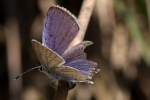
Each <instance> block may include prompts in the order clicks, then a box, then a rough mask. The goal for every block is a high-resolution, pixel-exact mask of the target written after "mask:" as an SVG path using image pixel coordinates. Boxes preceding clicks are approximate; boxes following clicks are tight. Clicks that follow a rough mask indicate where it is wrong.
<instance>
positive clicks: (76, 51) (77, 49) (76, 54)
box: [62, 41, 93, 62]
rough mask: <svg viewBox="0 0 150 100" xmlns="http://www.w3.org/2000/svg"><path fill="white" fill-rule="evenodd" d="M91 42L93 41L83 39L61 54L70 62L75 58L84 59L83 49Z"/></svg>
mask: <svg viewBox="0 0 150 100" xmlns="http://www.w3.org/2000/svg"><path fill="white" fill-rule="evenodd" d="M92 44H93V43H92V42H91V41H83V42H81V43H79V44H77V45H75V46H74V47H72V48H69V49H67V50H66V51H65V52H64V53H63V55H62V56H63V58H64V59H65V60H66V62H71V61H73V60H77V59H86V53H85V52H84V49H85V48H86V47H87V46H89V45H92Z"/></svg>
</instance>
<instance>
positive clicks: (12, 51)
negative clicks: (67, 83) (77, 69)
mask: <svg viewBox="0 0 150 100" xmlns="http://www.w3.org/2000/svg"><path fill="white" fill-rule="evenodd" d="M82 2H83V1H82V0H0V100H52V99H53V97H54V94H55V88H53V87H52V86H51V85H50V81H49V80H48V78H47V77H46V76H45V75H43V74H42V73H39V72H37V71H33V72H32V73H29V74H26V75H25V76H24V77H23V78H22V79H20V80H13V78H14V76H16V75H18V74H19V73H22V72H23V71H25V70H27V69H29V68H32V67H35V66H38V65H40V64H39V61H38V60H37V58H36V56H35V53H34V51H33V49H32V46H31V39H32V38H34V39H37V40H39V41H41V33H42V30H43V24H44V18H45V16H46V12H47V10H48V8H49V7H50V6H51V5H53V4H58V5H60V6H63V7H65V8H67V9H68V10H70V11H71V12H72V13H73V14H74V15H75V16H78V14H79V11H80V8H81V5H82ZM85 40H90V41H93V42H94V45H92V46H91V47H88V48H87V50H86V52H87V54H88V58H89V59H92V60H94V61H96V62H98V63H99V68H100V69H101V72H100V73H99V74H98V75H96V76H95V77H94V79H93V80H94V82H95V84H94V85H86V84H83V85H77V86H76V87H75V88H74V89H72V90H70V91H69V96H68V100H150V0H96V3H95V6H94V11H93V13H92V17H91V20H90V22H89V25H88V29H87V31H86V36H85ZM60 100H61V99H60Z"/></svg>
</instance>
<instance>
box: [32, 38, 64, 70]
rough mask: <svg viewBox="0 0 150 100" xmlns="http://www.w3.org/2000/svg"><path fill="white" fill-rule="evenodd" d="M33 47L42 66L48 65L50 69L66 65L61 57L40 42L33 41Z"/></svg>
mask: <svg viewBox="0 0 150 100" xmlns="http://www.w3.org/2000/svg"><path fill="white" fill-rule="evenodd" d="M32 45H33V47H34V50H35V52H36V55H37V57H38V59H39V61H40V63H41V64H46V65H47V66H48V67H56V66H59V65H61V64H64V63H65V61H64V59H63V58H62V57H61V56H59V55H58V54H57V53H56V52H55V51H53V50H51V49H49V48H47V47H45V46H43V45H42V44H41V43H40V42H38V41H36V40H32Z"/></svg>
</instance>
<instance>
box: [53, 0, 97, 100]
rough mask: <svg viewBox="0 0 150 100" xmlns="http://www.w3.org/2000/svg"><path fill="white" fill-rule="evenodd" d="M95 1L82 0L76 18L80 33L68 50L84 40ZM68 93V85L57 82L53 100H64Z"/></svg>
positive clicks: (63, 82)
mask: <svg viewBox="0 0 150 100" xmlns="http://www.w3.org/2000/svg"><path fill="white" fill-rule="evenodd" d="M95 1H96V0H83V4H82V7H81V10H80V14H79V18H78V20H79V24H80V31H79V33H78V35H77V36H76V37H75V39H74V40H73V42H72V43H71V45H70V46H69V48H70V47H72V46H74V45H76V44H78V43H80V42H81V41H82V40H83V39H84V36H85V33H86V29H87V26H88V23H89V20H90V17H91V15H92V11H93V8H94V4H95ZM68 91H69V85H68V83H67V82H65V81H59V83H58V89H57V91H56V96H55V99H54V100H66V99H67V95H68Z"/></svg>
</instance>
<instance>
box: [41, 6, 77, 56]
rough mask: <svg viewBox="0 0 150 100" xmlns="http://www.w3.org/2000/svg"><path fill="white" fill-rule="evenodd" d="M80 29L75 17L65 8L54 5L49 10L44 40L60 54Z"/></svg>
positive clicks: (45, 44) (44, 42)
mask: <svg viewBox="0 0 150 100" xmlns="http://www.w3.org/2000/svg"><path fill="white" fill-rule="evenodd" d="M78 31H79V26H78V23H77V21H76V19H75V17H74V16H73V15H72V14H71V13H70V12H69V11H67V10H66V9H65V8H62V7H58V6H53V7H50V8H49V10H48V14H47V18H46V20H45V26H44V31H43V35H42V42H43V44H44V46H46V47H48V48H51V49H52V50H54V51H55V52H57V53H58V54H60V55H61V54H62V53H63V52H64V51H65V50H66V49H67V47H68V46H69V44H70V43H71V41H72V40H73V38H74V37H75V36H76V35H77V33H78Z"/></svg>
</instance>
